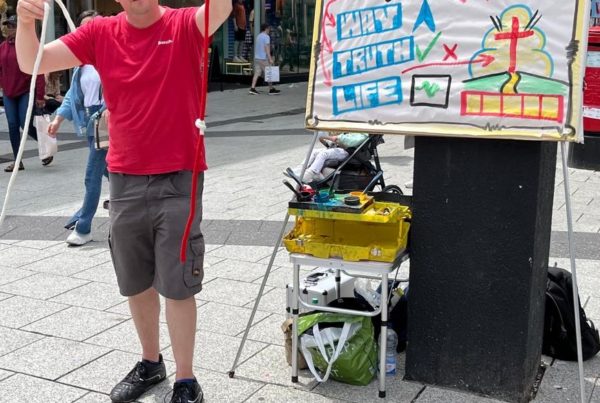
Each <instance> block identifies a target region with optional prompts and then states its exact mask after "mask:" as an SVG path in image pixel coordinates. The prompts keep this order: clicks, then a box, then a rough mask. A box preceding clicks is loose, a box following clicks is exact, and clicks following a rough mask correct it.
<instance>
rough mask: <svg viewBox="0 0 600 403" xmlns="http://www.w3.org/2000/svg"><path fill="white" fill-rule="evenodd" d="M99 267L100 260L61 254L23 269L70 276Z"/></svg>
mask: <svg viewBox="0 0 600 403" xmlns="http://www.w3.org/2000/svg"><path fill="white" fill-rule="evenodd" d="M97 265H98V259H95V258H93V257H86V256H83V255H79V254H60V255H58V256H52V257H49V258H46V259H43V260H38V261H37V262H34V263H31V264H28V265H27V266H23V267H22V268H23V269H27V270H31V271H36V272H41V273H50V274H58V275H61V276H70V275H72V274H74V273H78V272H81V271H84V270H86V269H88V268H91V267H94V266H97Z"/></svg>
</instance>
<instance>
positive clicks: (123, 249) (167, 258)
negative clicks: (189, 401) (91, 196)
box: [108, 171, 204, 300]
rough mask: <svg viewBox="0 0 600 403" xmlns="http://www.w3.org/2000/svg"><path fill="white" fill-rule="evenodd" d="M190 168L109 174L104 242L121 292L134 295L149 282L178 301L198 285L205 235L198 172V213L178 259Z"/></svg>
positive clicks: (144, 288) (189, 182)
mask: <svg viewBox="0 0 600 403" xmlns="http://www.w3.org/2000/svg"><path fill="white" fill-rule="evenodd" d="M191 179H192V172H190V171H179V172H173V173H168V174H160V175H125V174H113V173H111V174H110V182H109V183H110V208H109V214H110V224H111V227H110V233H109V236H108V243H109V247H110V252H111V256H112V260H113V265H114V267H115V272H116V274H117V282H118V284H119V289H120V291H121V294H122V295H124V296H133V295H136V294H139V293H141V292H143V291H145V290H147V289H148V288H150V287H154V288H155V289H156V290H157V291H158V293H159V294H160V295H162V296H163V297H166V298H170V299H177V300H182V299H186V298H188V297H191V296H193V295H194V294H197V293H198V292H200V290H201V289H202V279H203V277H204V270H203V261H204V237H203V236H202V232H200V222H201V220H202V190H203V185H204V174H203V173H201V174H200V175H199V176H198V191H197V194H196V200H197V202H196V216H195V218H194V223H193V226H192V231H191V233H190V238H189V241H188V248H187V259H186V262H185V263H181V261H180V260H179V251H180V245H181V238H182V236H183V232H184V230H185V224H186V221H187V217H188V213H189V204H190V194H191Z"/></svg>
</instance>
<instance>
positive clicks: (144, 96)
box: [61, 7, 207, 175]
mask: <svg viewBox="0 0 600 403" xmlns="http://www.w3.org/2000/svg"><path fill="white" fill-rule="evenodd" d="M196 10H197V9H196V8H180V9H170V8H166V7H165V8H164V14H163V15H162V17H161V18H160V20H158V21H157V22H155V23H154V24H152V25H151V26H149V27H147V28H143V29H138V28H135V27H134V26H132V25H131V24H129V23H128V22H127V18H126V16H125V13H120V14H119V15H117V16H115V17H107V18H102V17H99V18H94V19H93V20H92V21H91V22H90V23H89V24H86V25H84V26H82V27H80V28H79V29H77V30H76V31H75V32H72V33H70V34H68V35H65V36H63V37H62V38H61V40H62V41H63V42H64V43H65V44H66V45H67V46H68V47H69V49H70V50H71V51H72V52H73V54H74V55H75V56H76V57H77V58H78V59H79V61H81V63H82V64H91V65H93V66H94V67H95V68H96V70H98V73H99V74H100V79H101V80H102V91H103V95H104V100H105V102H106V105H107V107H108V109H109V111H110V120H109V132H110V144H109V150H108V156H107V162H108V169H109V171H110V172H115V173H125V174H131V175H153V174H161V173H167V172H174V171H181V170H192V169H193V167H194V156H195V150H196V146H197V142H198V141H200V142H202V147H201V148H202V155H201V164H200V169H201V170H206V168H207V167H206V159H205V151H204V139H203V138H202V136H199V134H198V133H199V132H198V129H197V128H196V126H195V121H196V119H197V118H198V117H199V113H200V94H201V92H202V91H203V88H202V87H203V85H202V80H201V47H202V42H201V39H202V35H201V34H200V31H199V30H198V26H197V25H196Z"/></svg>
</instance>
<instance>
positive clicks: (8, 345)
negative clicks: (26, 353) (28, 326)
mask: <svg viewBox="0 0 600 403" xmlns="http://www.w3.org/2000/svg"><path fill="white" fill-rule="evenodd" d="M43 337H44V336H42V335H39V334H34V333H30V332H24V331H21V330H16V329H9V328H6V327H0V340H2V342H1V343H0V356H2V355H4V354H8V353H10V352H12V351H14V350H16V349H18V348H21V347H23V346H26V345H28V344H31V343H33V342H34V341H37V340H39V339H41V338H43Z"/></svg>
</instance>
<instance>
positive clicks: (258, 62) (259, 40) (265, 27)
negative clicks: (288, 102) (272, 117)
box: [248, 24, 281, 95]
mask: <svg viewBox="0 0 600 403" xmlns="http://www.w3.org/2000/svg"><path fill="white" fill-rule="evenodd" d="M270 30H271V27H270V26H269V24H262V25H261V26H260V34H258V36H257V37H256V47H255V48H254V77H252V87H250V90H249V91H248V93H249V94H251V95H258V94H260V92H258V91H257V90H256V83H257V81H258V78H259V77H260V76H262V75H264V73H265V69H266V68H267V67H268V66H272V65H273V57H271V38H270V37H269V32H270ZM268 84H269V95H279V93H281V91H279V90H278V89H276V88H275V87H273V84H272V83H268Z"/></svg>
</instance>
